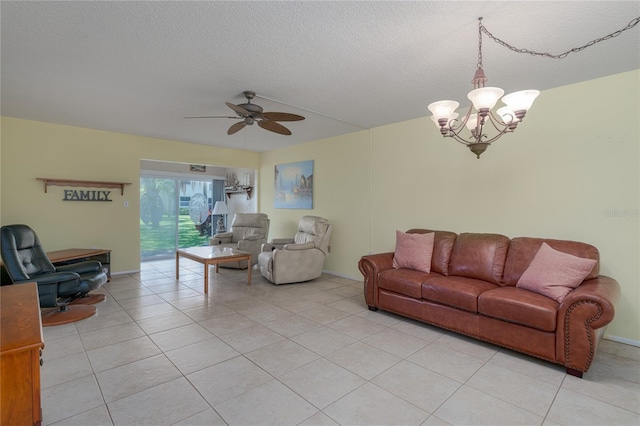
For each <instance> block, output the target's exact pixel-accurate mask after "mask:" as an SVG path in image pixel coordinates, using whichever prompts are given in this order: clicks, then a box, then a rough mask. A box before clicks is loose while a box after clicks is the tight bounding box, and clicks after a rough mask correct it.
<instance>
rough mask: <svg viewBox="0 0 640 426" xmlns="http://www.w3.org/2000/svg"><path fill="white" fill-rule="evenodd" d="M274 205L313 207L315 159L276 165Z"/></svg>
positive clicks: (276, 206) (282, 207)
mask: <svg viewBox="0 0 640 426" xmlns="http://www.w3.org/2000/svg"><path fill="white" fill-rule="evenodd" d="M273 206H274V207H275V208H276V209H309V210H310V209H313V160H308V161H299V162H297V163H287V164H277V165H276V166H275V169H274V199H273Z"/></svg>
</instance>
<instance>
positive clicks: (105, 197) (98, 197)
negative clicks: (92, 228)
mask: <svg viewBox="0 0 640 426" xmlns="http://www.w3.org/2000/svg"><path fill="white" fill-rule="evenodd" d="M36 179H37V180H41V181H43V182H44V192H45V193H47V189H48V187H49V186H51V185H56V186H66V187H69V186H70V187H85V188H120V195H124V186H125V185H131V183H130V182H101V181H93V180H71V179H52V178H36ZM62 194H63V198H62V201H90V202H96V201H97V202H111V201H113V200H112V199H111V191H104V190H102V189H98V190H93V189H89V190H84V189H64V190H63V191H62Z"/></svg>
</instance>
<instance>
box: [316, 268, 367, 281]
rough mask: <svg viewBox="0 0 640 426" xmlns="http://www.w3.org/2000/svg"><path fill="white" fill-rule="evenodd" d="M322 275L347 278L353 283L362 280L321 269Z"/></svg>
mask: <svg viewBox="0 0 640 426" xmlns="http://www.w3.org/2000/svg"><path fill="white" fill-rule="evenodd" d="M322 273H323V274H327V275H335V276H336V277H340V278H348V279H350V280H354V281H362V280H363V278H362V277H359V278H356V277H352V276H350V275H346V274H338V273H337V272H333V271H327V270H326V269H323V270H322Z"/></svg>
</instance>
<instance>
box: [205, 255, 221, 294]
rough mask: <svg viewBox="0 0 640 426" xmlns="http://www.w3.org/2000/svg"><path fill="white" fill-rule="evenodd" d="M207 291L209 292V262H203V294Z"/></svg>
mask: <svg viewBox="0 0 640 426" xmlns="http://www.w3.org/2000/svg"><path fill="white" fill-rule="evenodd" d="M216 266H218V265H216ZM207 293H209V263H207V262H204V294H207Z"/></svg>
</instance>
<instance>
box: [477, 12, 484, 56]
mask: <svg viewBox="0 0 640 426" xmlns="http://www.w3.org/2000/svg"><path fill="white" fill-rule="evenodd" d="M482 28H484V26H483V25H482V18H478V68H482Z"/></svg>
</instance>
